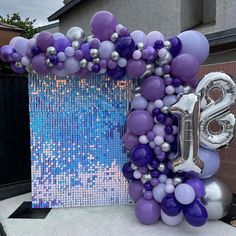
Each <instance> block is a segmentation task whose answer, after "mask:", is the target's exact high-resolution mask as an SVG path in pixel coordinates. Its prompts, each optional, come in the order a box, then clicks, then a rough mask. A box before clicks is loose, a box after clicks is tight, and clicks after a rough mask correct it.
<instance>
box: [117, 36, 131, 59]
mask: <svg viewBox="0 0 236 236" xmlns="http://www.w3.org/2000/svg"><path fill="white" fill-rule="evenodd" d="M134 50H135V43H134V40H133V39H132V38H130V37H129V36H126V37H121V38H119V39H118V40H117V42H116V51H117V52H119V54H120V56H122V57H125V58H130V57H131V56H132V54H133V52H134Z"/></svg>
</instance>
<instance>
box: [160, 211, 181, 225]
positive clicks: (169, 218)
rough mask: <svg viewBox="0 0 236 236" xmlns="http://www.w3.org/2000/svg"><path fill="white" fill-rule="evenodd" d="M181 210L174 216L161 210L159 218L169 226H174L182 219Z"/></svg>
mask: <svg viewBox="0 0 236 236" xmlns="http://www.w3.org/2000/svg"><path fill="white" fill-rule="evenodd" d="M183 216H184V215H183V212H182V211H181V212H180V213H179V214H178V215H176V216H168V215H167V214H165V213H164V212H163V211H161V219H162V221H163V222H164V223H165V224H167V225H169V226H176V225H178V224H180V223H181V221H182V220H183Z"/></svg>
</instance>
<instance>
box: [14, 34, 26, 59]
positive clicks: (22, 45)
mask: <svg viewBox="0 0 236 236" xmlns="http://www.w3.org/2000/svg"><path fill="white" fill-rule="evenodd" d="M28 41H29V40H28V39H25V38H22V39H18V40H17V41H16V42H15V46H14V47H15V49H16V51H17V52H18V53H19V54H20V55H21V56H24V55H25V54H26V50H27V46H28Z"/></svg>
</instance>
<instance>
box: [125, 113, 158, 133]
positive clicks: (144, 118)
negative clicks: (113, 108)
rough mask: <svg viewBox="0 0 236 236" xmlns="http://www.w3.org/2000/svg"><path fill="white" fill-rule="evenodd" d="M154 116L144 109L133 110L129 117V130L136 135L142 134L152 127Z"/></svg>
mask: <svg viewBox="0 0 236 236" xmlns="http://www.w3.org/2000/svg"><path fill="white" fill-rule="evenodd" d="M152 126H153V118H152V116H151V115H150V113H149V112H147V111H143V110H135V111H132V112H131V113H130V114H129V116H128V118H127V127H128V129H129V131H130V132H131V133H133V134H136V135H142V134H145V133H147V132H148V131H150V130H151V129H152Z"/></svg>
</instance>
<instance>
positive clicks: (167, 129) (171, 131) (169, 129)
mask: <svg viewBox="0 0 236 236" xmlns="http://www.w3.org/2000/svg"><path fill="white" fill-rule="evenodd" d="M165 132H166V133H167V134H172V133H173V128H172V126H171V125H167V126H166V127H165Z"/></svg>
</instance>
